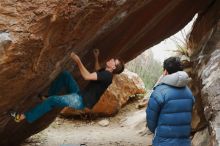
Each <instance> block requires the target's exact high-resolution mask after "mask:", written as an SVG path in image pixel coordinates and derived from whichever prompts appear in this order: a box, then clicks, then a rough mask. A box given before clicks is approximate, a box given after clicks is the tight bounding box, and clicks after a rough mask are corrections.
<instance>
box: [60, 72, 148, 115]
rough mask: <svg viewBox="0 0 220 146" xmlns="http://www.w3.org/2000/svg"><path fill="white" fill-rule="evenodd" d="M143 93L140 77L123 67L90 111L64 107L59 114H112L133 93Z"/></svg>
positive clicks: (143, 88)
mask: <svg viewBox="0 0 220 146" xmlns="http://www.w3.org/2000/svg"><path fill="white" fill-rule="evenodd" d="M144 93H145V87H144V83H143V81H142V80H141V78H140V77H139V76H138V75H137V74H136V73H133V72H130V71H129V70H127V69H125V71H124V72H123V73H122V74H120V75H117V76H115V77H114V79H113V82H112V84H111V85H110V86H109V88H108V89H107V90H106V92H105V93H104V94H103V95H102V97H101V99H100V100H99V102H98V103H97V104H96V105H95V106H94V107H93V109H92V110H91V111H84V112H81V111H80V112H79V111H76V110H73V109H71V108H64V109H63V110H62V112H61V114H62V115H63V116H73V115H79V114H84V113H90V114H95V115H102V116H112V115H114V114H116V113H117V112H118V111H119V110H120V109H121V107H122V106H123V105H125V104H126V103H127V101H128V100H129V98H132V96H133V95H136V94H144Z"/></svg>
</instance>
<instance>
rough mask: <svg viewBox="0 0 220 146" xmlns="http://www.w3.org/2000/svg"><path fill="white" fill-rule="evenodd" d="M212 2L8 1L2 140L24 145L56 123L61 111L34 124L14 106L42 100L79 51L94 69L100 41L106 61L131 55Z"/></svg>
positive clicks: (0, 45)
mask: <svg viewBox="0 0 220 146" xmlns="http://www.w3.org/2000/svg"><path fill="white" fill-rule="evenodd" d="M212 1H214V0H203V1H202V2H201V1H200V0H194V1H191V0H178V1H177V0H153V1H150V0H138V1H136V0H91V1H88V0H37V1H36V0H22V1H17V0H1V2H0V68H1V70H0V82H1V84H0V111H1V115H0V145H1V146H3V145H10V146H11V145H14V144H17V143H19V142H20V141H21V140H23V139H24V138H26V137H28V136H30V135H31V134H34V133H37V132H38V131H40V130H42V129H44V128H45V127H47V126H48V124H49V123H50V122H51V121H53V118H54V117H55V116H56V114H57V112H58V111H53V112H51V113H49V114H47V115H46V116H45V117H43V118H42V119H40V120H39V121H37V122H35V123H33V124H27V123H25V122H24V123H21V124H16V123H13V121H11V120H10V119H9V117H8V115H7V113H6V112H7V111H8V110H9V109H11V108H14V109H16V110H18V111H21V112H22V111H25V110H27V109H29V108H30V107H32V106H34V105H36V103H37V102H38V100H37V99H36V97H35V96H36V95H37V94H38V93H39V92H41V91H42V90H44V89H45V88H47V87H48V85H49V84H50V82H51V81H52V80H53V79H54V78H55V76H56V75H57V74H58V73H59V72H60V71H61V70H63V69H64V68H68V67H69V66H70V63H69V62H70V59H69V53H70V52H71V51H75V52H77V53H78V54H79V55H80V57H81V58H82V60H83V62H84V63H85V64H86V66H87V67H88V68H90V69H91V67H92V65H93V64H92V61H91V59H90V58H91V54H92V53H91V50H92V49H93V48H94V47H98V48H100V50H101V52H102V53H103V55H102V56H101V61H103V62H104V61H105V60H107V58H109V57H112V56H115V55H118V56H121V57H122V58H123V59H124V60H125V61H128V60H130V59H132V58H134V57H135V56H137V55H138V54H140V53H141V52H143V51H144V50H145V49H146V48H148V47H150V46H152V45H154V44H156V43H158V42H160V41H161V40H163V39H164V38H166V37H168V36H170V35H171V34H174V33H175V32H177V31H178V30H180V29H181V28H183V27H184V26H185V25H186V24H187V23H188V22H189V21H190V20H191V18H192V17H193V16H194V14H195V13H197V12H203V11H204V10H206V9H207V8H209V7H208V6H209V5H210V3H211V2H212ZM75 74H76V75H78V73H77V72H76V73H75ZM79 80H80V79H79ZM12 129H13V130H12ZM10 137H13V139H11V138H10Z"/></svg>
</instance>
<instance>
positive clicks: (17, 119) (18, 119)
mask: <svg viewBox="0 0 220 146" xmlns="http://www.w3.org/2000/svg"><path fill="white" fill-rule="evenodd" d="M9 114H10V116H11V117H12V118H13V119H14V121H15V122H17V123H19V122H21V114H19V113H18V112H16V111H13V110H10V111H9Z"/></svg>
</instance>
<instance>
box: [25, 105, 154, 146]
mask: <svg viewBox="0 0 220 146" xmlns="http://www.w3.org/2000/svg"><path fill="white" fill-rule="evenodd" d="M136 104H137V102H133V103H130V104H128V105H127V106H125V107H124V108H122V109H121V111H120V112H119V113H118V114H117V115H116V116H115V117H110V118H98V119H95V120H79V119H78V120H76V119H63V118H59V117H58V118H56V120H55V121H54V122H53V123H52V124H51V125H50V126H49V127H48V128H47V129H45V130H44V131H41V132H40V133H38V134H36V135H33V136H31V137H30V138H28V139H27V140H25V142H24V143H23V144H22V145H21V146H80V145H81V146H148V145H150V144H151V139H152V135H150V134H149V133H148V132H146V128H145V109H141V110H138V109H136V108H135V106H136ZM103 119H105V120H108V121H109V122H110V123H109V125H108V126H106V127H104V126H100V125H99V122H100V121H101V120H103Z"/></svg>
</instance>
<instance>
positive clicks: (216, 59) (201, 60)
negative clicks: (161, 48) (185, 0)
mask: <svg viewBox="0 0 220 146" xmlns="http://www.w3.org/2000/svg"><path fill="white" fill-rule="evenodd" d="M219 6H220V1H215V3H214V5H212V7H211V8H210V10H209V11H207V12H206V13H205V14H204V15H203V16H202V17H201V16H199V18H198V19H197V21H196V22H195V24H194V27H193V30H192V32H191V36H190V45H191V52H192V59H191V60H192V61H193V70H192V75H193V80H192V81H193V83H192V89H193V91H194V95H195V97H196V106H195V110H194V111H195V112H194V115H196V116H193V118H195V117H196V118H195V119H193V122H194V125H193V128H194V129H196V130H200V129H202V128H204V127H208V129H209V130H208V133H206V134H203V133H204V132H199V133H198V134H196V135H195V137H194V139H193V141H195V142H196V143H203V144H201V146H208V145H206V144H207V143H208V144H209V146H217V145H219V144H220V126H219V125H220V112H219V111H220V17H219V16H220V7H219ZM198 105H199V106H198ZM207 134H208V135H207ZM198 135H203V136H204V137H206V138H208V142H203V140H202V139H201V138H199V137H200V136H198Z"/></svg>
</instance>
